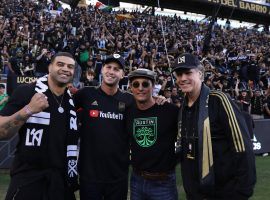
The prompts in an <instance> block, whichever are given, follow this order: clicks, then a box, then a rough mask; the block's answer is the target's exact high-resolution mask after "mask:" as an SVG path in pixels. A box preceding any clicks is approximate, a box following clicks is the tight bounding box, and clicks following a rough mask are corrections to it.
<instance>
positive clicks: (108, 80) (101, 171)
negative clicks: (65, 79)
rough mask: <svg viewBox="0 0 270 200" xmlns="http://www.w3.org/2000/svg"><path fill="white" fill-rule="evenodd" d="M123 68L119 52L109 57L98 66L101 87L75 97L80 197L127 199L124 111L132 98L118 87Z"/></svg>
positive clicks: (127, 145) (90, 199)
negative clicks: (78, 120)
mask: <svg viewBox="0 0 270 200" xmlns="http://www.w3.org/2000/svg"><path fill="white" fill-rule="evenodd" d="M124 67H125V61H124V59H123V58H122V57H121V56H120V55H119V54H113V55H111V56H109V57H108V58H107V59H106V60H105V62H104V65H103V66H102V69H101V75H102V82H101V86H99V87H85V88H83V89H81V90H79V91H78V92H77V93H76V94H75V96H74V99H75V105H76V107H78V108H81V110H82V112H81V115H82V119H81V123H82V127H81V146H80V156H79V162H80V167H79V173H80V199H81V200H92V199H93V200H126V199H127V191H128V166H129V140H128V136H127V133H126V130H125V128H124V127H125V122H124V113H125V112H126V109H127V108H128V107H129V106H130V105H131V104H132V103H134V100H133V97H132V95H131V94H130V93H127V92H123V91H121V90H120V89H119V88H118V85H119V81H120V80H121V79H122V78H123V76H124V71H123V70H124Z"/></svg>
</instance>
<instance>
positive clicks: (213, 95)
mask: <svg viewBox="0 0 270 200" xmlns="http://www.w3.org/2000/svg"><path fill="white" fill-rule="evenodd" d="M209 101H219V102H221V103H222V104H228V103H230V102H231V98H230V97H229V96H228V95H226V94H225V93H223V92H221V91H215V90H212V91H210V94H209Z"/></svg>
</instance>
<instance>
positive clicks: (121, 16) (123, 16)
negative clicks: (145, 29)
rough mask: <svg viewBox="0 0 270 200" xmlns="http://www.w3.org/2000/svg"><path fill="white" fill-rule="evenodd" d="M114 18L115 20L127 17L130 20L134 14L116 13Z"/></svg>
mask: <svg viewBox="0 0 270 200" xmlns="http://www.w3.org/2000/svg"><path fill="white" fill-rule="evenodd" d="M116 19H117V20H119V21H120V20H124V19H129V20H131V19H134V16H133V15H131V14H117V15H116Z"/></svg>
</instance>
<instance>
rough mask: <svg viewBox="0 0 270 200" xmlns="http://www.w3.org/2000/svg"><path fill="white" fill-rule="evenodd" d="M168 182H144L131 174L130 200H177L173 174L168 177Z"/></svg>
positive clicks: (134, 174) (141, 178)
mask: <svg viewBox="0 0 270 200" xmlns="http://www.w3.org/2000/svg"><path fill="white" fill-rule="evenodd" d="M168 176H169V178H168V180H163V181H156V180H154V181H153V180H146V179H144V178H143V177H141V176H139V175H137V174H136V173H134V172H132V174H131V178H130V199H131V200H165V199H166V200H177V199H178V193H177V188H176V175H175V172H173V173H171V174H169V175H168Z"/></svg>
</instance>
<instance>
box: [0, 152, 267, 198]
mask: <svg viewBox="0 0 270 200" xmlns="http://www.w3.org/2000/svg"><path fill="white" fill-rule="evenodd" d="M269 166H270V156H267V157H261V156H257V157H256V167H257V184H256V188H255V192H254V195H253V197H252V198H251V200H267V199H269V196H270V190H269V185H270V170H269ZM176 172H177V187H178V191H179V199H181V200H184V199H185V195H184V191H183V187H182V183H181V182H182V181H181V176H180V167H179V166H177V169H176ZM8 183H9V174H8V171H7V170H0V200H4V198H5V194H6V190H7V187H8ZM77 196H79V195H77ZM78 199H79V198H78Z"/></svg>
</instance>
